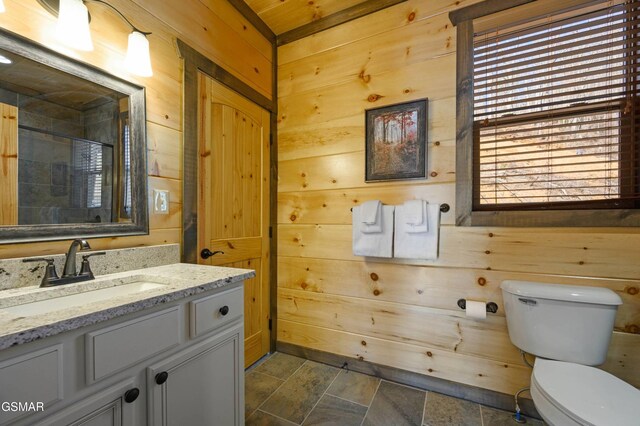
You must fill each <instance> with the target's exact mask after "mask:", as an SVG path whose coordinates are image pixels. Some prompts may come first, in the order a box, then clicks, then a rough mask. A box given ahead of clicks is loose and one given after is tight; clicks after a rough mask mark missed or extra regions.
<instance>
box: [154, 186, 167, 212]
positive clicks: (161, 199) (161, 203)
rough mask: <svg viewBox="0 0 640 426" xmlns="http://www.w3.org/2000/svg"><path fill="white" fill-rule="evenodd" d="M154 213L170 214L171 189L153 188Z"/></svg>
mask: <svg viewBox="0 0 640 426" xmlns="http://www.w3.org/2000/svg"><path fill="white" fill-rule="evenodd" d="M153 213H155V214H169V191H167V190H166V189H154V190H153Z"/></svg>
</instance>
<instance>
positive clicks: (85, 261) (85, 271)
mask: <svg viewBox="0 0 640 426" xmlns="http://www.w3.org/2000/svg"><path fill="white" fill-rule="evenodd" d="M104 254H107V252H106V251H97V252H95V253H91V254H85V255H83V256H82V265H81V266H80V274H79V275H88V276H89V277H91V279H93V278H94V276H93V271H92V270H91V265H89V258H90V257H91V256H102V255H104Z"/></svg>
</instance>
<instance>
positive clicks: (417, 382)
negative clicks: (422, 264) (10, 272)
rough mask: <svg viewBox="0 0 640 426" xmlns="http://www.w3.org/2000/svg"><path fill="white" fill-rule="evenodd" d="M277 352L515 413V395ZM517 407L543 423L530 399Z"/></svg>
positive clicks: (304, 351)
mask: <svg viewBox="0 0 640 426" xmlns="http://www.w3.org/2000/svg"><path fill="white" fill-rule="evenodd" d="M276 350H277V351H278V352H282V353H285V354H289V355H295V356H298V357H301V358H306V359H308V360H311V361H317V362H321V363H323V364H328V365H333V366H335V367H342V366H343V365H344V363H345V362H346V363H348V368H349V370H351V371H357V372H359V373H364V374H369V375H371V376H376V377H379V378H381V379H386V380H390V381H394V382H397V383H402V384H404V385H408V386H413V387H416V388H419V389H424V390H426V391H433V392H437V393H441V394H444V395H449V396H453V397H456V398H462V399H466V400H468V401H472V402H476V403H478V404H482V405H487V406H490V407H494V408H498V409H500V410H506V411H513V410H514V397H513V395H508V394H506V393H502V392H496V391H492V390H489V389H483V388H479V387H476V386H471V385H465V384H462V383H456V382H452V381H450V380H445V379H440V378H437V377H429V376H425V375H423V374H419V373H414V372H412V371H407V370H401V369H399V368H395V367H389V366H386V365H380V364H375V363H372V362H369V361H360V360H359V359H357V358H351V357H347V356H342V355H336V354H332V353H329V352H324V351H319V350H316V349H309V348H305V347H302V346H298V345H293V344H291V343H285V342H280V341H278V342H277V343H276ZM518 404H519V405H520V410H521V411H522V413H523V414H524V415H525V416H528V417H533V418H536V419H540V415H539V414H538V412H537V411H536V409H535V407H534V405H533V401H532V400H531V399H529V398H526V397H520V398H519V399H518Z"/></svg>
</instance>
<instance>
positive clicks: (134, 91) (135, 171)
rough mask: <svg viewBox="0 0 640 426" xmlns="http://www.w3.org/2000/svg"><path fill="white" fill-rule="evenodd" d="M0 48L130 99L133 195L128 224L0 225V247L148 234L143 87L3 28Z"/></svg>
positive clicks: (0, 32) (0, 33)
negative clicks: (1, 245)
mask: <svg viewBox="0 0 640 426" xmlns="http://www.w3.org/2000/svg"><path fill="white" fill-rule="evenodd" d="M0 49H4V50H5V51H8V52H11V53H14V54H16V55H20V56H23V57H25V58H28V59H31V60H33V61H36V62H39V63H41V64H44V65H46V66H49V67H52V68H55V69H58V70H60V71H63V72H66V73H68V74H70V75H73V76H76V77H78V78H81V79H84V80H88V81H92V82H94V83H96V84H99V85H101V86H104V87H106V88H109V89H112V90H114V91H117V92H120V93H122V94H124V95H127V96H128V97H129V114H130V115H129V126H130V127H129V128H130V130H129V131H130V136H129V138H130V144H131V145H130V146H131V148H130V149H131V151H130V152H131V195H132V211H131V222H126V223H81V224H54V225H16V226H14V225H10V226H0V244H10V243H27V242H38V241H53V240H66V239H73V238H89V237H91V238H98V237H115V236H130V235H144V234H148V233H149V217H148V211H147V204H148V200H147V149H146V145H147V144H146V141H147V136H146V105H145V89H144V87H141V86H138V85H135V84H133V83H130V82H128V81H126V80H123V79H120V78H118V77H115V76H113V75H111V74H109V73H107V72H105V71H103V70H101V69H99V68H95V67H93V66H91V65H88V64H85V63H82V62H79V61H77V60H74V59H71V58H69V57H66V56H64V55H62V54H59V53H57V52H54V51H52V50H50V49H48V48H46V47H44V46H42V45H40V44H38V43H35V42H33V41H31V40H29V39H26V38H24V37H22V36H19V35H17V34H14V33H12V32H10V31H6V30H4V29H0Z"/></svg>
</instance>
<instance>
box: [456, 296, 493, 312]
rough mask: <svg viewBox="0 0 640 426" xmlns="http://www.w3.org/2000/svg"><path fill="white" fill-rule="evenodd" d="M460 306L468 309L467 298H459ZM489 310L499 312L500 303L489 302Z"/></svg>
mask: <svg viewBox="0 0 640 426" xmlns="http://www.w3.org/2000/svg"><path fill="white" fill-rule="evenodd" d="M458 307H459V308H460V309H462V310H464V309H467V301H466V299H458ZM487 312H490V313H492V314H495V313H496V312H498V304H497V303H495V302H488V303H487Z"/></svg>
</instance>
